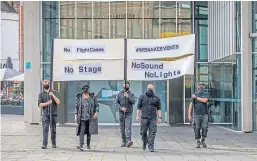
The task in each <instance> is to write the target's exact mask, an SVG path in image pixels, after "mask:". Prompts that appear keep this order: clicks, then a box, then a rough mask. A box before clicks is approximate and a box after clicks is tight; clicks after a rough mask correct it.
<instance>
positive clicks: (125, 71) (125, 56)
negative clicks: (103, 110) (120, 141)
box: [123, 39, 128, 127]
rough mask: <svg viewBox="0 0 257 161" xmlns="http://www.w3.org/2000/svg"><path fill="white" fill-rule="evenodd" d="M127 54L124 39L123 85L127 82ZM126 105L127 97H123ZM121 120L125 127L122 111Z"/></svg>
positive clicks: (125, 40)
mask: <svg viewBox="0 0 257 161" xmlns="http://www.w3.org/2000/svg"><path fill="white" fill-rule="evenodd" d="M127 54H128V50H127V39H124V82H125V86H126V84H127V63H128V61H127V59H128V58H127ZM126 106H127V98H126V97H125V108H126ZM123 119H124V120H123V122H124V127H125V119H126V118H125V112H124V117H123Z"/></svg>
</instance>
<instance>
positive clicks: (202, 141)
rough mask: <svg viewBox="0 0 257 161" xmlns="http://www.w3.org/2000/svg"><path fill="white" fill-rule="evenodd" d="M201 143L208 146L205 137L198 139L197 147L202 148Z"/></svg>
mask: <svg viewBox="0 0 257 161" xmlns="http://www.w3.org/2000/svg"><path fill="white" fill-rule="evenodd" d="M201 144H202V145H203V147H204V148H207V145H206V143H205V139H204V138H202V140H201V141H200V140H197V142H196V148H200V147H201Z"/></svg>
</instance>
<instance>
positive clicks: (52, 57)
mask: <svg viewBox="0 0 257 161" xmlns="http://www.w3.org/2000/svg"><path fill="white" fill-rule="evenodd" d="M53 61H54V39H52V46H51V64H50V69H51V73H50V86H51V88H52V89H54V83H53Z"/></svg>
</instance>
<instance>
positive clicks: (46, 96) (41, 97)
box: [38, 90, 58, 116]
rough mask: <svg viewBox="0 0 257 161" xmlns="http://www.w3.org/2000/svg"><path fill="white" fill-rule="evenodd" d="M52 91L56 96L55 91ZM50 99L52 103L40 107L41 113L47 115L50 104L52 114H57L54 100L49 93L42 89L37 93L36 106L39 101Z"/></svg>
mask: <svg viewBox="0 0 257 161" xmlns="http://www.w3.org/2000/svg"><path fill="white" fill-rule="evenodd" d="M50 91H52V90H50ZM52 92H53V93H54V95H55V96H57V93H56V92H55V91H52ZM57 97H58V96H57ZM50 99H51V100H52V101H53V103H52V104H51V105H48V106H46V107H43V108H42V115H49V114H50V106H51V109H52V110H51V112H52V115H55V116H57V103H56V102H55V101H54V99H53V98H51V97H50V96H49V93H47V92H46V91H42V92H40V93H39V95H38V106H39V104H40V103H46V102H48V101H49V100H50Z"/></svg>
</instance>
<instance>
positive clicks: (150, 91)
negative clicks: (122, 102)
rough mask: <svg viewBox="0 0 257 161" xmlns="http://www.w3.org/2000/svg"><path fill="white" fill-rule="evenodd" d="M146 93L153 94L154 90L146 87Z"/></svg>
mask: <svg viewBox="0 0 257 161" xmlns="http://www.w3.org/2000/svg"><path fill="white" fill-rule="evenodd" d="M146 94H147V95H148V96H153V94H154V92H153V90H152V89H147V91H146Z"/></svg>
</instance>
